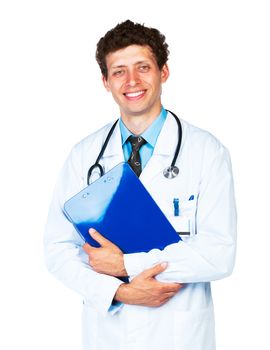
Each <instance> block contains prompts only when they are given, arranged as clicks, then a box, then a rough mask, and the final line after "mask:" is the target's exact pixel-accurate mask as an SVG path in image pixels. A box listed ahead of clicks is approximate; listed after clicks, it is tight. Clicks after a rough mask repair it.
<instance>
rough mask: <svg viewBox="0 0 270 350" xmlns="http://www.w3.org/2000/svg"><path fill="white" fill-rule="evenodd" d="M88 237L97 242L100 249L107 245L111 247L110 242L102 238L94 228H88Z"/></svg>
mask: <svg viewBox="0 0 270 350" xmlns="http://www.w3.org/2000/svg"><path fill="white" fill-rule="evenodd" d="M89 234H90V236H91V237H92V238H93V239H94V240H95V241H97V242H98V243H99V244H100V245H101V246H102V247H106V246H108V245H111V244H112V242H111V241H109V240H108V239H106V238H105V237H103V236H102V235H101V234H100V233H99V232H98V231H97V230H95V229H94V228H90V230H89Z"/></svg>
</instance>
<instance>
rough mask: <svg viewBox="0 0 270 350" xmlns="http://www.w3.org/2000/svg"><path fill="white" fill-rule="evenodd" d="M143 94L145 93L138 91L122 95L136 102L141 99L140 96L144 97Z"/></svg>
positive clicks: (144, 91)
mask: <svg viewBox="0 0 270 350" xmlns="http://www.w3.org/2000/svg"><path fill="white" fill-rule="evenodd" d="M145 93H146V90H140V91H136V92H126V93H124V95H125V96H126V98H128V99H129V100H137V99H139V98H141V97H142V96H144V95H145Z"/></svg>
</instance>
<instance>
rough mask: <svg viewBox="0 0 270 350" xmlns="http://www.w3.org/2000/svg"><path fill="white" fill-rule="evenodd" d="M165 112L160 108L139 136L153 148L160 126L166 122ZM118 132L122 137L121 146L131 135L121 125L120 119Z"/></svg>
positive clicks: (122, 124) (123, 125)
mask: <svg viewBox="0 0 270 350" xmlns="http://www.w3.org/2000/svg"><path fill="white" fill-rule="evenodd" d="M166 117H167V111H166V110H165V109H164V108H163V107H162V108H161V112H160V114H159V116H158V117H157V118H156V119H155V120H154V121H153V123H152V124H151V125H149V126H148V128H147V129H146V130H145V131H144V132H143V133H142V134H141V136H142V137H143V138H144V139H145V141H146V142H147V143H148V144H150V145H151V146H152V147H153V148H154V147H155V145H156V142H157V138H158V136H159V133H160V131H161V129H162V126H163V124H164V122H165V120H166ZM119 126H120V132H121V137H122V145H124V143H125V142H126V141H127V139H128V138H129V136H130V135H133V134H132V132H131V131H129V130H128V128H127V127H126V126H125V124H124V123H123V120H122V118H120V123H119Z"/></svg>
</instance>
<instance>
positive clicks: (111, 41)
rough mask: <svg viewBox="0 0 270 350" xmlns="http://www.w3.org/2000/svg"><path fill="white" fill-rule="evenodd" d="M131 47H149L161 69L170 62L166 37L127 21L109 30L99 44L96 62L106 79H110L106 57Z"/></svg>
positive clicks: (151, 29) (157, 31) (153, 29)
mask: <svg viewBox="0 0 270 350" xmlns="http://www.w3.org/2000/svg"><path fill="white" fill-rule="evenodd" d="M129 45H141V46H149V47H150V48H151V50H152V52H153V54H154V57H155V58H156V62H157V64H158V67H159V69H161V68H162V67H163V66H164V64H165V63H166V62H167V61H168V56H169V50H168V45H167V43H166V42H165V36H164V35H163V34H161V33H160V31H159V30H157V29H155V28H148V27H145V26H144V25H141V24H139V23H134V22H132V21H130V20H127V21H125V22H122V23H119V24H117V26H116V27H114V28H113V29H111V30H109V31H108V32H107V33H106V34H105V36H104V37H102V38H101V39H100V40H99V42H98V43H97V50H96V60H97V62H98V64H99V67H100V70H101V73H102V75H103V76H104V77H105V79H107V78H108V70H107V65H106V56H107V55H108V54H109V53H112V52H115V51H117V50H119V49H123V48H125V47H127V46H129Z"/></svg>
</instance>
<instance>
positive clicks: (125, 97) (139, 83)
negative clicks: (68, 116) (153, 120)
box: [103, 45, 169, 118]
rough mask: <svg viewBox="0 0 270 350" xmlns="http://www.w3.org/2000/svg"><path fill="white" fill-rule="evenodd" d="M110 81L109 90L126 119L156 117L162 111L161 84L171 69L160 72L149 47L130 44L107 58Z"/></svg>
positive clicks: (107, 80)
mask: <svg viewBox="0 0 270 350" xmlns="http://www.w3.org/2000/svg"><path fill="white" fill-rule="evenodd" d="M106 63H107V69H108V78H107V79H106V78H105V77H103V83H104V86H105V88H106V89H107V90H108V91H110V92H111V93H112V95H113V98H114V100H115V101H116V103H117V104H118V105H119V107H120V112H121V116H122V118H133V117H136V116H141V117H143V116H146V117H148V118H149V117H156V116H157V115H159V113H160V110H161V85H162V83H164V82H165V81H166V80H167V78H168V76H169V70H168V66H167V65H164V66H163V68H162V69H161V70H160V69H159V67H158V65H157V62H156V59H155V57H154V55H153V53H152V51H151V49H150V48H149V47H148V46H140V45H130V46H128V47H126V48H124V49H121V50H118V51H116V52H113V53H110V54H108V55H107V57H106Z"/></svg>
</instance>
